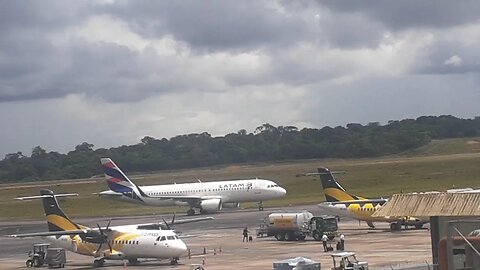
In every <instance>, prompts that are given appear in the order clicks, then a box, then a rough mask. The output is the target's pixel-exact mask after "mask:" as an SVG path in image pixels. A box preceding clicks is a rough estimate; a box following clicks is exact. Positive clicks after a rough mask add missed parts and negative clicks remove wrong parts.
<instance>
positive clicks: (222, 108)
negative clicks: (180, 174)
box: [0, 0, 480, 158]
mask: <svg viewBox="0 0 480 270" xmlns="http://www.w3.org/2000/svg"><path fill="white" fill-rule="evenodd" d="M478 14H480V2H479V1H469V0H465V1H447V0H430V1H417V0H406V1H383V0H372V1H341V0H331V1H313V0H311V1H302V0H300V1H286V0H285V1H282V0H279V1H273V0H272V1H258V0H251V1H248V0H247V1H223V0H222V1H210V0H202V1H198V0H191V1H139V0H135V1H126V0H125V1H114V0H112V1H64V0H59V1H16V0H10V1H9V0H6V1H1V3H0V126H1V129H0V138H1V140H0V158H3V156H4V155H5V154H6V153H12V152H17V151H22V152H23V153H24V154H27V155H30V153H31V149H32V148H33V147H35V146H37V145H39V146H42V147H43V148H44V149H46V150H47V151H59V152H62V153H65V152H68V151H70V150H72V149H73V148H74V147H75V146H76V145H78V144H80V143H82V142H85V141H86V142H89V143H92V144H94V145H95V148H99V147H113V146H119V145H122V144H135V143H138V142H139V141H140V139H141V138H143V137H144V136H146V135H148V136H152V137H155V138H162V137H166V138H170V137H172V136H175V135H178V134H187V133H198V132H204V131H206V132H209V133H210V134H212V135H214V136H220V135H225V134H227V133H231V132H236V131H238V130H240V129H246V130H247V131H249V132H251V131H253V130H254V129H255V127H257V126H260V125H262V124H264V123H270V124H272V125H275V126H278V125H294V126H297V127H299V128H303V127H314V128H321V127H323V126H327V125H328V126H337V125H346V124H348V123H361V124H367V123H369V122H380V123H382V124H383V123H386V122H387V121H388V120H400V119H404V118H416V117H418V116H422V115H441V114H451V115H454V116H457V117H462V118H472V117H475V116H479V115H480V106H479V102H480V76H479V71H480V53H479V52H480V17H479V16H478Z"/></svg>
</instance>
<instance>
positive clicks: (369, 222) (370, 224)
mask: <svg viewBox="0 0 480 270" xmlns="http://www.w3.org/2000/svg"><path fill="white" fill-rule="evenodd" d="M367 225H368V227H370V228H372V229H375V225H373V222H372V221H367Z"/></svg>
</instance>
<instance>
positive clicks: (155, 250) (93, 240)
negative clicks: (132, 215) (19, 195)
mask: <svg viewBox="0 0 480 270" xmlns="http://www.w3.org/2000/svg"><path fill="white" fill-rule="evenodd" d="M40 194H41V195H40V196H32V197H27V198H28V199H36V198H41V199H42V202H43V208H44V210H45V215H46V217H47V224H48V230H49V231H48V232H39V233H26V234H15V235H9V236H10V237H22V238H23V237H35V236H41V237H44V238H45V240H46V241H48V242H50V243H52V244H53V245H55V246H58V247H61V248H65V249H67V250H69V251H72V252H75V253H78V254H82V255H86V256H92V257H95V258H96V259H95V260H94V266H95V267H101V266H103V265H104V263H105V260H128V261H129V263H131V264H136V263H137V262H138V261H137V260H138V259H139V258H155V259H170V260H171V263H172V264H176V263H177V260H178V258H179V257H181V256H183V255H185V254H186V252H187V246H186V245H185V243H184V242H183V241H182V240H181V239H180V238H178V236H177V235H176V234H175V232H174V231H173V230H159V229H152V225H156V224H137V225H126V226H112V227H110V222H109V223H108V225H107V227H103V228H102V227H100V226H99V225H98V224H97V227H98V228H89V227H86V226H83V225H80V224H77V223H75V222H73V221H72V220H70V219H69V218H68V217H67V215H66V214H65V213H64V212H63V211H62V209H61V208H60V207H59V205H58V202H57V199H56V195H54V193H53V192H52V191H51V190H41V193H40ZM187 222H188V221H187ZM183 223H186V222H185V221H184V222H183ZM142 228H145V229H142ZM34 259H35V258H34ZM27 264H28V262H27ZM30 264H31V265H30V266H38V262H35V261H31V262H30Z"/></svg>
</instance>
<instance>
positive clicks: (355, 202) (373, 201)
mask: <svg viewBox="0 0 480 270" xmlns="http://www.w3.org/2000/svg"><path fill="white" fill-rule="evenodd" d="M387 201H388V200H387V199H365V200H348V201H338V202H323V203H322V204H325V205H337V204H345V205H350V204H366V203H378V204H384V203H386V202H387Z"/></svg>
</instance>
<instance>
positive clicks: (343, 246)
mask: <svg viewBox="0 0 480 270" xmlns="http://www.w3.org/2000/svg"><path fill="white" fill-rule="evenodd" d="M340 243H341V244H342V250H345V235H343V233H342V234H340Z"/></svg>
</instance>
